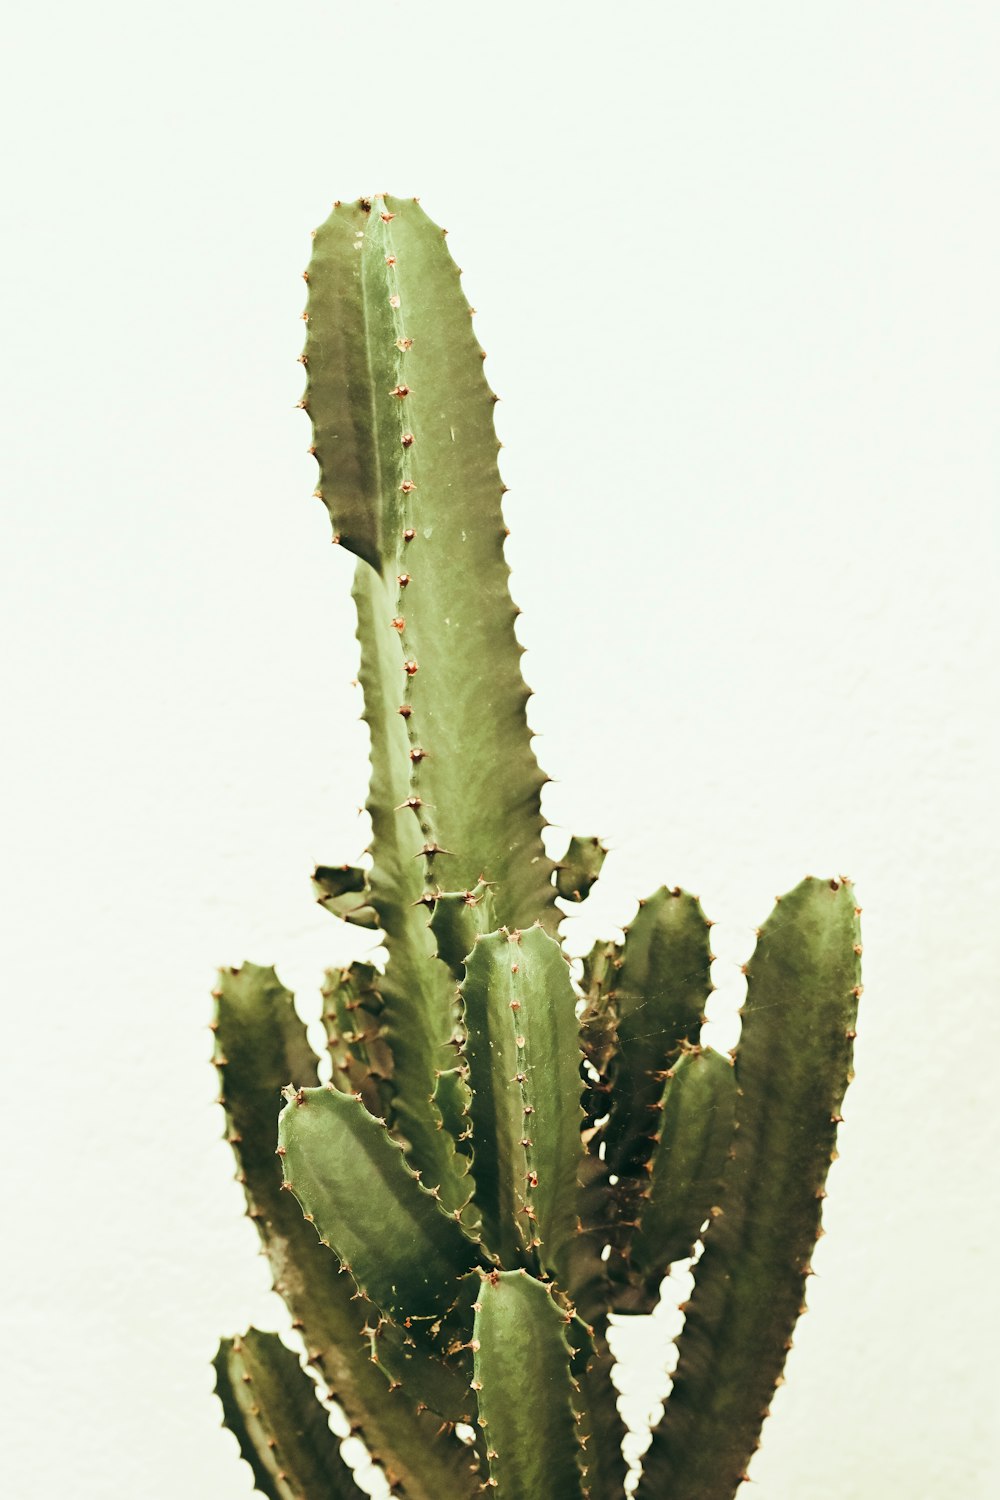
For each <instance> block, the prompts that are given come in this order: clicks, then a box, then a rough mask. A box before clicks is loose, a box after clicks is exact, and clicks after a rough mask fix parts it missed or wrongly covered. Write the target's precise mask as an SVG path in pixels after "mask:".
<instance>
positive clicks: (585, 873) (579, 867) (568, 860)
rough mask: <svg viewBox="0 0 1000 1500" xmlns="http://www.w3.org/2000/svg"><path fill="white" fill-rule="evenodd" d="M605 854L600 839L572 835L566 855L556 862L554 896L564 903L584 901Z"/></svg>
mask: <svg viewBox="0 0 1000 1500" xmlns="http://www.w3.org/2000/svg"><path fill="white" fill-rule="evenodd" d="M607 852H608V851H607V850H606V849H605V847H604V845H603V844H602V843H601V841H600V839H581V838H578V837H577V836H576V834H574V835H573V837H572V838H571V839H570V841H569V848H568V849H567V850H566V853H565V854H564V855H563V857H562V859H560V860H557V861H556V870H555V881H556V895H558V896H561V897H562V899H563V900H564V901H573V902H578V901H585V900H586V899H587V897H588V896H589V895H590V892H591V890H592V888H593V887H594V885H596V883H597V877H598V875H600V873H601V866H602V865H603V864H604V859H605V856H606V854H607Z"/></svg>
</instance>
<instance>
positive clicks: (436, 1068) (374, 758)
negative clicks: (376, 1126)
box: [354, 563, 472, 1209]
mask: <svg viewBox="0 0 1000 1500" xmlns="http://www.w3.org/2000/svg"><path fill="white" fill-rule="evenodd" d="M387 598H388V596H387V594H386V590H385V586H384V584H383V582H382V579H381V578H380V576H379V575H378V574H376V573H375V572H373V570H372V569H371V568H369V567H368V565H367V564H366V563H359V564H358V567H357V571H356V573H355V580H354V599H355V603H356V605H357V610H358V639H359V640H360V642H361V669H360V680H361V686H362V688H363V690H364V698H365V710H364V717H365V720H366V722H367V723H368V726H369V730H370V732H371V786H370V790H369V796H368V810H369V812H370V814H371V819H372V861H373V862H372V870H371V874H370V876H369V897H368V899H369V900H370V902H371V904H372V905H373V906H374V908H375V910H376V911H377V912H378V915H379V921H380V923H381V925H382V927H383V929H384V931H385V943H386V947H387V949H388V951H389V963H388V966H387V969H386V973H385V975H384V976H383V977H382V979H381V980H380V984H379V990H380V993H381V996H382V1000H383V1010H382V1013H381V1018H380V1019H381V1022H382V1025H383V1028H384V1032H385V1037H386V1041H387V1043H388V1045H389V1048H390V1051H391V1053H392V1058H393V1098H392V1110H391V1114H390V1120H391V1123H392V1125H393V1128H394V1129H395V1130H396V1131H397V1132H398V1133H399V1134H400V1135H402V1136H403V1138H404V1139H405V1141H406V1143H407V1146H408V1148H409V1151H410V1156H411V1162H412V1165H413V1166H414V1167H415V1168H416V1169H417V1170H418V1171H420V1172H421V1173H422V1175H423V1180H424V1182H425V1183H426V1185H427V1186H428V1187H438V1188H440V1190H441V1200H442V1202H443V1203H444V1205H445V1207H446V1208H449V1209H462V1208H464V1206H465V1205H466V1204H467V1203H468V1201H469V1197H470V1194H471V1191H472V1188H471V1183H470V1181H469V1179H468V1177H467V1175H466V1174H467V1171H468V1162H467V1161H466V1160H465V1159H464V1158H462V1159H460V1160H456V1157H455V1147H454V1143H453V1142H452V1139H451V1136H450V1135H449V1133H448V1132H447V1131H444V1130H442V1129H441V1116H440V1113H439V1112H438V1110H437V1108H436V1106H435V1104H434V1102H433V1094H434V1086H435V1080H436V1078H437V1075H438V1073H439V1072H440V1071H441V1070H443V1069H445V1068H448V1067H450V1066H451V1065H452V1063H453V1062H454V1053H453V1052H452V1051H451V1050H449V1043H450V1041H451V1040H452V1037H453V1035H454V1031H455V1025H456V1019H457V1016H456V1003H455V990H454V982H453V980H452V978H451V976H450V975H449V973H448V971H447V969H446V967H445V965H444V964H439V963H433V962H432V961H431V960H432V958H433V955H434V942H433V938H432V936H431V934H430V932H429V931H428V925H427V912H426V909H425V908H424V906H423V905H422V904H421V903H422V899H423V896H424V878H423V873H422V865H423V863H424V861H423V860H422V859H421V857H420V855H421V848H422V842H423V839H422V835H421V832H420V827H419V824H418V823H417V820H416V818H415V816H414V814H413V812H412V811H411V810H410V808H409V807H408V806H407V805H406V803H407V798H408V796H409V766H410V760H409V750H408V744H407V738H406V730H405V727H404V724H403V720H402V719H401V718H400V716H399V712H398V708H399V703H400V682H399V681H398V680H397V679H401V678H402V676H403V670H402V661H403V658H402V654H401V652H400V647H399V638H398V636H397V634H396V632H395V631H394V630H393V629H392V627H391V624H390V622H389V605H388V602H387Z"/></svg>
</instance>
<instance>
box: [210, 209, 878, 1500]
mask: <svg viewBox="0 0 1000 1500" xmlns="http://www.w3.org/2000/svg"><path fill="white" fill-rule="evenodd" d="M443 233H444V232H443V231H442V230H440V229H438V228H437V227H436V226H435V225H434V224H432V223H431V221H430V220H429V219H428V218H427V216H426V215H425V214H424V212H423V210H422V209H421V208H420V207H419V205H418V203H417V201H416V200H415V199H414V200H405V201H404V200H398V199H394V198H388V197H384V198H376V199H362V200H361V201H359V202H356V203H352V204H339V203H338V204H336V205H335V206H334V210H333V213H332V214H331V215H330V217H329V219H328V220H327V221H326V223H325V224H323V226H322V227H321V228H320V229H319V230H318V231H317V233H316V236H315V246H314V254H313V259H312V262H311V265H310V267H309V270H308V272H307V273H306V280H307V282H308V307H307V312H306V314H305V317H306V344H305V352H304V354H303V356H302V358H303V363H304V365H305V367H306V376H307V385H306V391H305V395H304V397H303V400H302V403H301V404H302V406H303V407H304V408H305V409H306V411H307V412H308V414H309V416H310V418H311V420H312V425H313V431H314V446H313V448H312V449H311V451H312V452H313V453H314V454H315V456H316V459H317V462H318V465H319V483H318V486H317V494H318V495H319V497H320V498H321V499H322V501H323V503H324V504H325V506H326V507H327V509H328V511H329V513H330V517H331V521H332V525H333V540H334V542H335V543H338V544H339V546H340V547H341V548H346V549H347V550H348V551H350V552H353V553H354V554H355V555H356V558H357V562H356V565H355V581H354V598H355V601H356V605H357V613H358V637H359V641H360V646H361V670H360V680H361V683H362V686H363V689H364V701H365V710H364V717H365V719H366V721H367V723H368V727H369V731H370V736H371V783H370V795H369V800H368V810H369V813H370V816H371V825H372V839H371V844H370V847H369V848H368V850H367V851H366V854H365V857H364V859H363V860H362V862H361V863H360V864H359V865H350V864H346V863H345V864H342V865H323V866H320V867H318V868H317V870H316V871H315V873H314V876H313V880H314V885H315V889H316V893H317V899H318V900H319V902H320V903H321V904H322V905H323V906H324V907H326V908H327V909H328V910H329V911H330V912H331V913H332V915H333V916H334V917H335V919H336V920H338V921H347V922H353V923H356V924H359V925H360V926H362V927H367V928H372V929H377V931H378V932H379V934H380V935H381V938H382V940H383V942H384V948H385V951H386V952H387V955H388V957H387V960H386V962H385V963H384V964H383V965H381V966H380V967H375V966H374V965H373V964H368V963H356V964H353V965H351V966H350V967H348V968H346V969H344V970H333V971H331V972H330V973H329V974H328V976H327V982H326V985H325V987H324V991H323V994H324V1022H325V1025H326V1030H327V1036H328V1051H329V1057H328V1059H326V1060H325V1061H323V1060H321V1059H320V1058H318V1057H317V1056H316V1055H315V1053H314V1052H313V1051H312V1049H311V1047H310V1046H309V1043H308V1041H307V1039H306V1034H305V1028H304V1027H303V1025H302V1023H301V1021H300V1020H299V1019H298V1017H297V1015H296V1013H295V1009H294V1004H293V1001H292V997H291V996H290V994H289V993H288V991H286V990H285V989H284V988H283V986H282V985H281V984H280V982H279V981H278V979H277V977H276V976H275V974H274V971H273V970H271V969H262V968H257V967H256V966H254V965H251V964H246V965H244V966H243V968H241V969H238V970H230V971H225V972H224V973H223V974H222V975H221V976H220V981H219V984H218V987H217V989H216V991H215V1000H216V1014H215V1020H214V1022H213V1027H214V1031H215V1049H216V1051H215V1062H216V1065H217V1067H218V1069H219V1073H220V1078H221V1093H222V1103H223V1105H224V1107H225V1111H226V1117H227V1128H228V1139H229V1141H230V1142H231V1144H232V1146H233V1149H234V1151H235V1154H236V1159H237V1163H238V1172H239V1180H240V1181H241V1182H242V1184H243V1185H244V1188H245V1191H246V1197H247V1204H248V1213H249V1216H250V1218H251V1219H252V1220H253V1221H254V1222H255V1224H256V1225H257V1227H258V1229H259V1231H260V1234H261V1237H262V1240H263V1246H264V1251H265V1253H266V1255H267V1257H268V1260H269V1262H270V1265H271V1268H272V1274H273V1279H274V1286H275V1288H276V1290H277V1291H278V1292H279V1293H280V1294H281V1295H282V1296H283V1298H284V1299H285V1301H286V1303H287V1304H288V1307H289V1309H290V1312H291V1316H292V1322H293V1328H294V1329H295V1331H296V1333H297V1334H298V1336H299V1337H300V1340H301V1344H302V1347H303V1352H304V1355H305V1358H306V1361H307V1364H308V1365H309V1366H310V1367H311V1368H312V1369H313V1371H314V1372H315V1374H316V1375H317V1376H318V1377H319V1379H320V1382H321V1390H320V1391H319V1393H318V1392H317V1389H316V1385H315V1382H314V1381H313V1380H312V1379H310V1377H309V1376H308V1375H307V1374H306V1372H305V1371H304V1370H303V1369H302V1368H300V1366H299V1362H298V1361H297V1360H296V1358H295V1356H294V1355H293V1354H292V1353H291V1351H290V1350H289V1349H288V1348H287V1347H286V1346H285V1345H284V1344H283V1343H281V1342H280V1341H279V1340H278V1339H277V1337H276V1336H275V1335H273V1334H264V1333H259V1332H257V1331H256V1330H253V1329H251V1330H250V1331H249V1332H248V1333H246V1334H245V1335H244V1336H243V1337H242V1338H241V1339H233V1340H224V1341H223V1343H222V1346H221V1348H220V1351H219V1354H218V1357H217V1360H216V1370H217V1375H218V1385H217V1389H218V1393H219V1395H220V1398H221V1401H222V1405H223V1412H224V1417H225V1422H226V1425H227V1426H229V1427H230V1428H231V1430H232V1431H233V1432H234V1433H235V1435H236V1437H237V1439H238V1441H239V1444H240V1449H241V1452H242V1454H243V1456H244V1458H246V1459H247V1461H248V1462H249V1464H250V1466H251V1469H252V1471H253V1475H254V1480H255V1483H256V1486H257V1489H258V1490H259V1491H260V1492H261V1493H263V1494H265V1495H268V1496H272V1497H279V1500H286V1497H288V1500H292V1497H294V1500H336V1497H340V1496H342V1495H349V1494H355V1493H358V1490H357V1487H356V1485H355V1482H354V1480H353V1478H352V1475H351V1473H350V1471H349V1469H348V1468H347V1466H346V1465H345V1463H344V1461H343V1459H342V1457H341V1455H340V1453H339V1449H338V1446H337V1443H336V1441H335V1440H334V1439H333V1437H332V1434H331V1433H330V1432H329V1429H328V1424H327V1420H326V1416H327V1413H326V1408H325V1407H324V1406H323V1405H322V1404H321V1401H320V1399H319V1396H327V1397H330V1398H334V1399H336V1401H337V1402H338V1403H339V1405H340V1406H341V1408H342V1409H343V1411H344V1413H345V1415H346V1417H347V1420H348V1422H349V1424H350V1427H351V1430H352V1432H354V1433H356V1434H357V1435H359V1436H360V1437H361V1438H362V1439H363V1440H364V1442H365V1443H366V1444H367V1447H368V1449H369V1451H370V1453H371V1454H372V1456H373V1458H374V1459H375V1460H377V1462H378V1463H379V1464H380V1465H381V1466H382V1469H383V1471H384V1473H385V1476H386V1479H387V1481H388V1484H389V1487H390V1489H391V1491H392V1492H393V1493H395V1494H401V1495H405V1496H409V1497H412V1500H439V1497H440V1496H441V1495H442V1494H447V1495H449V1496H452V1495H453V1496H457V1497H459V1500H461V1497H471V1496H474V1495H476V1494H478V1493H480V1492H481V1491H483V1490H492V1491H494V1492H495V1493H496V1494H497V1496H498V1497H499V1500H573V1497H580V1500H583V1497H585V1496H586V1497H590V1500H613V1497H622V1496H624V1494H625V1493H626V1478H627V1466H626V1462H625V1459H624V1457H623V1454H622V1439H623V1437H624V1428H623V1425H622V1422H621V1419H620V1417H619V1414H618V1409H617V1403H616V1397H615V1389H614V1386H613V1384H612V1381H611V1368H612V1358H611V1354H610V1350H609V1347H608V1342H607V1332H608V1327H609V1322H610V1318H611V1316H612V1315H613V1314H620V1315H635V1314H643V1313H648V1312H649V1311H651V1310H652V1309H653V1308H654V1307H655V1305H656V1302H657V1298H658V1295H659V1287H660V1284H661V1282H662V1280H663V1278H664V1276H665V1275H666V1274H667V1272H668V1270H669V1268H670V1266H671V1265H672V1264H674V1263H676V1262H678V1261H682V1260H687V1259H688V1258H689V1257H691V1256H692V1255H694V1254H695V1252H696V1250H697V1247H698V1246H699V1244H701V1245H702V1247H703V1249H702V1253H701V1255H700V1259H698V1261H697V1264H696V1268H695V1282H694V1290H693V1293H692V1295H691V1300H690V1303H689V1305H688V1309H687V1316H686V1319H685V1323H684V1327H683V1330H682V1332H681V1334H680V1336H679V1340H678V1358H677V1367H676V1371H675V1374H674V1377H673V1385H672V1391H671V1394H670V1397H669V1400H668V1402H667V1404H666V1408H665V1412H664V1416H663V1418H662V1420H661V1422H660V1423H659V1425H658V1426H657V1427H656V1429H655V1430H654V1432H653V1434H652V1439H651V1443H650V1447H649V1449H648V1451H647V1453H646V1455H645V1457H644V1460H643V1468H642V1474H641V1477H640V1478H639V1481H638V1491H637V1493H638V1495H639V1496H640V1500H654V1497H655V1500H729V1497H731V1496H733V1495H734V1494H735V1493H736V1491H737V1489H738V1488H739V1485H740V1483H741V1481H742V1480H743V1479H745V1478H746V1477H747V1476H746V1472H745V1471H746V1466H747V1464H748V1462H749V1459H750V1457H751V1455H752V1453H753V1451H754V1450H755V1448H756V1447H757V1445H758V1442H759V1434H760V1430H761V1425H762V1423H763V1421H764V1418H765V1417H766V1415H767V1411H768V1405H769V1402H770V1399H771V1395H772V1393H773V1391H774V1389H775V1387H776V1385H777V1384H778V1383H779V1381H780V1379H781V1370H782V1366H783V1364H784V1360H785V1355H786V1352H787V1350H788V1349H789V1348H790V1346H791V1338H792V1332H793V1328H794V1325H795V1322H796V1319H797V1317H798V1316H799V1314H800V1313H801V1312H802V1310H803V1295H804V1287H805V1282H806V1278H807V1276H808V1275H809V1273H810V1265H809V1260H810V1255H811V1252H812V1247H813V1245H814V1244H815V1241H816V1239H817V1237H818V1235H819V1234H820V1233H821V1232H822V1230H821V1224H820V1219H821V1208H822V1199H823V1197H824V1196H825V1191H824V1182H825V1179H826V1175H827V1170H828V1167H829V1164H830V1162H831V1160H832V1159H833V1158H834V1157H835V1155H836V1151H835V1140H836V1134H837V1125H838V1123H839V1121H840V1118H841V1117H840V1107H841V1101H842V1098H843V1094H844V1090H845V1088H846V1086H847V1083H848V1081H849V1079H850V1077H851V1053H852V1044H853V1038H854V1035H855V1016H856V1010H857V1000H858V996H859V995H860V992H861V987H860V968H859V964H860V954H861V945H860V940H859V932H858V915H859V908H858V907H857V906H856V904H855V897H854V893H853V889H852V887H851V885H850V883H849V882H848V881H845V880H817V879H812V878H810V879H807V880H805V881H803V882H802V884H800V885H799V886H797V887H796V888H795V889H794V890H793V891H791V892H790V893H789V894H788V895H787V896H785V897H784V898H782V899H781V900H780V901H779V902H778V905H777V907H776V908H775V911H774V912H773V914H772V915H771V916H770V917H769V918H768V920H767V921H766V922H765V924H764V925H763V927H762V928H761V929H760V931H759V934H758V942H757V948H756V951H755V953H754V955H753V957H752V959H751V961H750V963H749V964H748V965H747V967H746V974H747V999H746V1004H745V1006H744V1009H743V1013H742V1014H743V1029H742V1035H741V1039H740V1042H739V1044H738V1046H737V1047H736V1048H735V1049H734V1051H733V1053H732V1054H730V1055H729V1056H721V1055H720V1054H718V1053H717V1052H714V1051H712V1049H711V1048H709V1047H707V1046H704V1045H702V1042H701V1039H700V1038H701V1028H702V1024H703V1022H704V1019H705V1006H706V1002H707V999H708V996H709V994H710V992H711V989H712V980H711V964H712V952H711V944H710V929H711V924H710V922H709V921H708V919H707V918H706V916H705V914H704V912H703V911H702V909H701V906H700V905H699V903H698V901H697V900H696V899H695V898H694V897H693V896H690V895H688V894H686V893H685V892H683V891H680V890H672V889H668V888H666V887H664V888H661V889H660V890H658V891H656V892H655V893H654V894H653V895H652V896H651V897H650V898H649V899H648V900H646V901H644V902H642V903H641V904H640V907H639V912H638V915H637V916H636V918H635V920H634V922H633V923H632V925H631V927H630V928H628V929H627V930H626V932H625V936H624V941H623V942H621V943H616V942H602V943H599V944H597V945H596V947H595V948H594V950H593V952H592V953H591V954H590V955H589V957H588V958H587V959H586V960H585V961H584V964H583V970H582V980H580V981H579V982H578V981H577V980H576V979H575V978H574V974H573V970H572V968H571V966H570V964H569V962H568V960H567V958H566V957H565V955H564V953H563V951H562V949H561V947H560V943H559V940H558V936H557V929H558V924H559V922H560V920H561V918H562V915H563V907H561V906H560V905H558V904H557V900H558V901H561V902H563V903H564V904H565V906H566V909H571V908H572V907H573V906H574V905H575V904H576V903H579V902H582V901H585V900H586V899H587V897H588V894H589V892H590V890H591V888H592V887H593V885H594V882H595V881H596V880H597V879H598V877H599V875H600V870H601V865H602V862H603V859H604V849H603V847H602V845H601V844H600V842H599V841H598V840H596V839H593V838H574V839H573V840H572V841H571V842H570V844H569V847H568V848H567V850H566V853H565V855H564V857H563V858H562V859H561V860H558V861H555V862H553V861H552V860H550V859H549V858H548V857H547V856H546V853H545V849H544V846H543V843H542V827H543V824H542V817H541V790H542V786H543V784H544V781H545V778H544V776H543V775H542V773H541V772H540V771H539V769H538V766H537V765H536V762H535V758H534V755H533V752H532V748H531V743H530V731H529V727H528V722H527V717H526V703H527V699H528V696H529V693H528V689H527V688H526V686H525V684H524V682H523V679H522V676H521V672H520V664H519V656H520V652H521V648H520V646H519V645H518V643H517V640H516V637H515V633H514V620H515V616H516V613H517V611H516V609H515V607H514V606H513V604H512V603H511V600H510V597H509V594H508V588H507V578H508V569H507V565H506V562H505V560H504V538H505V535H506V530H505V527H504V523H503V515H502V508H501V505H502V495H503V491H504V486H503V484H502V482H501V479H500V476H499V473H498V470H497V463H496V459H497V450H498V443H497V440H496V437H495V433H494V427H493V417H492V408H493V403H494V401H495V399H496V398H495V397H494V396H493V394H492V392H491V391H490V389H489V387H488V386H487V384H486V381H485V379H484V375H483V370H482V360H483V358H484V355H483V351H482V350H481V349H480V348H479V346H478V344H477V342H476V339H475V336H474V333H473V329H472V322H471V317H470V309H469V307H468V306H467V304H466V302H465V300H464V298H463V295H462V292H461V289H460V284H459V271H458V269H457V267H456V266H455V264H454V262H453V261H452V259H451V256H450V255H449V253H448V250H447V248H446V246H445V243H444V237H443ZM326 1076H328V1077H329V1080H330V1081H329V1082H325V1083H324V1082H321V1079H322V1078H323V1077H326ZM529 1431H530V1439H529V1438H528V1437H527V1434H528V1433H529Z"/></svg>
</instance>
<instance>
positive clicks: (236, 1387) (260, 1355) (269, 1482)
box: [215, 1328, 365, 1500]
mask: <svg viewBox="0 0 1000 1500" xmlns="http://www.w3.org/2000/svg"><path fill="white" fill-rule="evenodd" d="M215 1391H216V1395H217V1396H218V1397H219V1400H220V1401H221V1402H222V1411H223V1418H224V1421H225V1424H226V1426H227V1427H228V1428H229V1430H230V1432H232V1433H234V1434H235V1435H236V1439H237V1441H238V1443H239V1445H240V1452H241V1453H242V1455H243V1457H244V1458H245V1459H246V1461H247V1463H248V1464H249V1465H250V1468H251V1469H252V1470H253V1478H254V1486H255V1488H256V1489H257V1490H258V1491H259V1492H260V1494H262V1495H266V1496H268V1500H363V1497H364V1494H365V1491H364V1490H362V1489H359V1487H358V1485H357V1484H356V1483H355V1480H354V1475H353V1473H352V1472H351V1470H350V1469H349V1468H348V1466H347V1464H346V1463H345V1462H344V1460H343V1459H342V1458H341V1456H340V1443H339V1442H338V1440H337V1439H336V1438H335V1437H334V1435H333V1433H332V1432H331V1431H330V1425H329V1421H328V1418H327V1413H326V1410H325V1409H324V1408H323V1407H322V1406H321V1405H320V1403H319V1400H318V1399H317V1395H316V1387H315V1386H314V1385H313V1383H312V1381H311V1380H310V1379H309V1376H308V1375H307V1374H306V1373H305V1371H304V1370H303V1369H302V1367H301V1366H300V1364H299V1362H298V1360H297V1359H296V1358H295V1355H294V1354H293V1353H292V1352H291V1350H290V1349H286V1348H285V1346H284V1344H283V1343H282V1342H281V1340H280V1339H279V1338H278V1335H277V1334H276V1333H260V1332H259V1331H258V1330H257V1329H256V1328H250V1329H248V1330H247V1332H246V1333H245V1334H243V1336H242V1338H235V1339H223V1340H222V1343H221V1344H220V1345H219V1352H218V1354H217V1355H216V1357H215Z"/></svg>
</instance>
